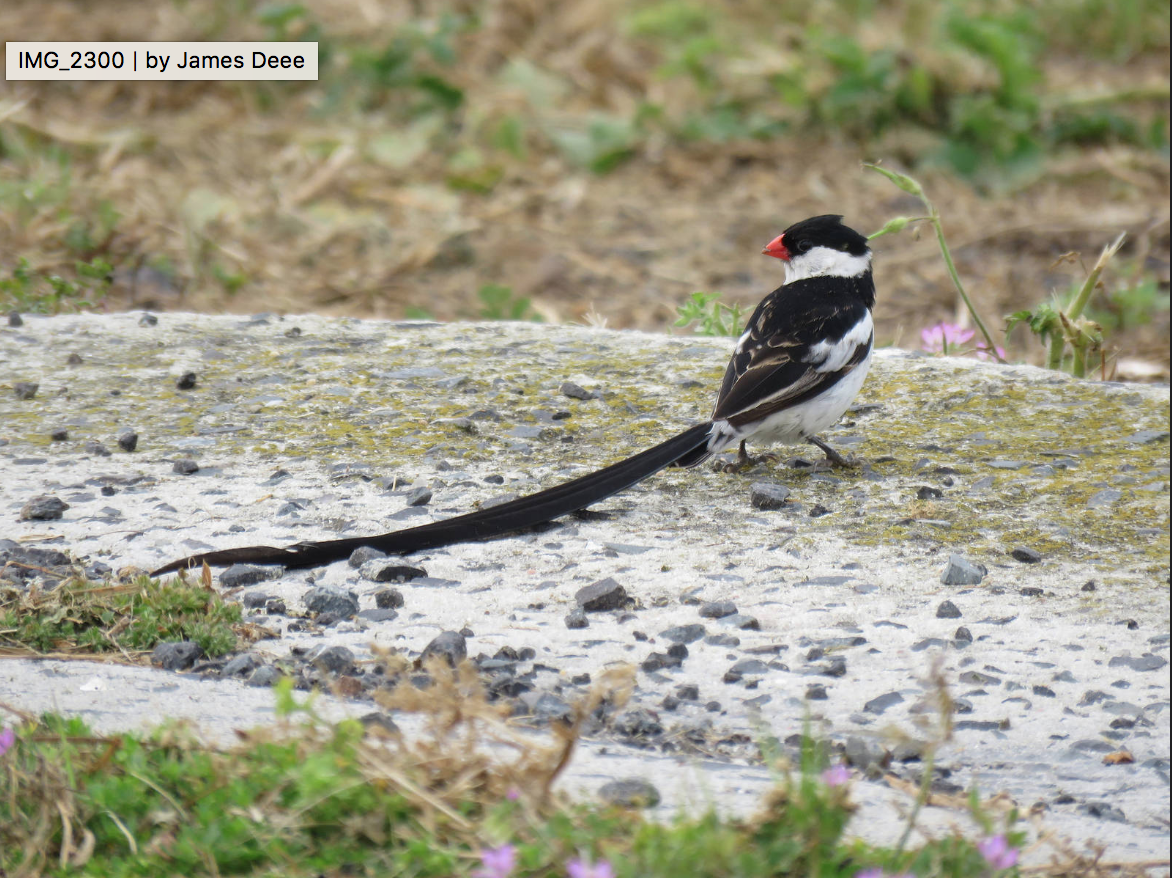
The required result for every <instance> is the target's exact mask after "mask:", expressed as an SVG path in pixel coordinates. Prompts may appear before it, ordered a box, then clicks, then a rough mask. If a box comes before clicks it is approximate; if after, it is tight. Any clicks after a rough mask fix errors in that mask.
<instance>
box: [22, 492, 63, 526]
mask: <svg viewBox="0 0 1172 878" xmlns="http://www.w3.org/2000/svg"><path fill="white" fill-rule="evenodd" d="M68 508H69V504H68V503H66V502H65V501H64V500H62V499H60V498H59V497H54V496H53V495H52V494H42V495H41V496H39V497H33V499H31V500H29V501H28V502H27V503H25V504H24V506H22V507H20V520H21V521H55V520H56V519H58V518H61V516H62V515H64V514H65V510H66V509H68Z"/></svg>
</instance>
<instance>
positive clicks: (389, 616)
mask: <svg viewBox="0 0 1172 878" xmlns="http://www.w3.org/2000/svg"><path fill="white" fill-rule="evenodd" d="M358 618H359V619H365V620H366V621H367V622H392V621H394V620H395V619H397V618H399V613H398V612H397V611H396V610H393V609H391V608H390V607H376V608H374V609H373V610H359V611H358Z"/></svg>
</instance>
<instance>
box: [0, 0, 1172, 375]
mask: <svg viewBox="0 0 1172 878" xmlns="http://www.w3.org/2000/svg"><path fill="white" fill-rule="evenodd" d="M75 11H76V7H75V6H74V5H73V4H71V3H66V2H64V0H50V2H47V3H41V2H32V0H16V2H10V3H8V4H5V6H4V8H3V9H2V10H0V27H2V29H3V30H4V32H5V33H8V34H13V35H16V36H18V37H21V36H22V37H26V38H33V37H36V36H41V35H45V34H46V33H47V32H48V31H51V33H48V35H49V36H51V37H52V38H54V39H67V38H97V36H100V37H101V38H104V39H158V40H163V39H170V40H195V39H206V40H215V39H305V40H316V41H318V42H319V50H320V62H321V70H322V74H321V79H320V81H319V82H316V83H158V84H154V83H117V82H114V83H90V84H54V83H19V82H14V83H4V84H3V85H2V86H0V278H11V277H12V276H13V271H14V270H15V269H16V266H17V260H18V259H20V258H24V259H26V260H27V262H28V264H29V266H30V269H29V270H30V271H31V272H32V274H33V276H36V277H49V276H58V277H61V278H64V279H65V280H66V281H72V280H73V278H74V277H75V276H76V270H77V269H76V266H77V265H78V263H79V262H80V263H87V264H88V263H92V261H93V260H96V259H100V260H102V261H103V262H105V263H108V264H109V265H111V266H112V267H113V273H112V276H111V277H112V283H111V289H110V291H109V294H108V296H107V299H106V301H107V307H125V306H129V305H149V306H152V307H185V308H196V309H217V310H220V309H231V310H241V311H256V310H282V311H286V310H294V311H295V310H319V311H323V310H324V311H333V312H344V313H357V314H368V315H376V316H396V317H397V316H402V315H403V314H405V313H407V312H408V310H409V309H414V311H415V312H418V311H420V310H422V311H426V312H427V313H429V314H433V315H435V316H436V317H439V318H441V319H451V318H459V317H465V318H467V317H476V316H479V315H480V314H481V313H482V312H483V311H484V303H482V302H478V291H481V290H482V289H483V288H484V287H485V286H486V285H494V286H502V287H508V288H509V289H510V290H511V291H514V292H512V293H511V295H513V296H515V298H516V301H518V302H520V301H526V302H527V303H529V307H530V308H531V309H532V313H535V314H537V315H540V316H541V317H543V318H545V319H550V320H565V319H586V317H587V315H597V316H598V317H600V318H602V319H605V320H606V321H607V322H608V323H609V324H610V325H613V326H632V325H633V326H641V327H645V328H649V327H656V328H661V327H664V326H667V325H669V321H671V320H672V319H673V316H674V311H675V306H676V304H678V302H679V301H681V300H683V299H684V298H685V297H686V296H687V295H688V294H690V293H691V292H694V291H695V290H696V289H713V288H715V289H721V290H722V291H724V292H725V293H726V295H729V296H731V298H732V299H733V300H734V301H736V302H744V303H746V304H750V303H752V302H754V301H755V300H756V299H758V298H760V296H761V295H762V294H763V293H764V292H766V291H767V290H768V289H770V288H771V287H772V286H773V285H775V284H776V281H777V279H778V278H777V276H776V274H775V273H770V272H769V271H768V269H769V268H770V266H763V265H758V264H755V263H753V261H752V260H753V255H754V254H755V253H756V252H757V251H758V250H759V249H760V242H761V241H762V240H768V238H770V237H772V236H773V235H774V234H776V231H777V230H778V229H779V228H780V227H784V225H786V224H788V222H791V221H793V220H794V219H796V218H800V216H802V215H805V214H808V213H821V212H828V211H834V212H842V213H846V214H847V215H848V217H849V219H850V221H852V222H854V223H855V224H857V225H859V226H860V227H863V228H864V230H867V226H868V224H874V225H877V224H878V223H879V222H881V221H882V219H884V218H885V217H886V216H887V215H889V214H890V213H892V212H898V211H899V210H900V204H899V203H898V201H893V199H892V197H891V196H890V195H889V194H888V193H886V192H884V191H883V190H882V188H881V187H878V186H875V185H874V184H872V183H870V182H867V181H864V179H863V177H862V174H861V173H860V172H859V170H858V162H859V161H860V160H862V159H876V158H878V159H883V160H885V161H887V162H888V163H889V164H892V165H894V166H903V167H907V168H909V169H914V170H916V172H917V173H918V174H921V175H926V179H927V180H928V181H929V183H930V184H931V185H932V189H933V191H934V192H941V193H942V195H943V197H942V198H941V199H940V209H941V212H942V214H943V216H944V218H945V222H946V223H948V225H949V231H950V236H951V237H952V238H953V239H955V240H959V241H960V242H961V246H960V247H958V251H959V252H958V260H959V261H960V262H961V270H962V271H965V270H966V269H969V270H971V271H972V272H974V273H975V274H976V275H977V283H975V284H974V287H975V288H976V289H977V290H978V292H977V295H978V296H979V295H982V292H981V288H984V293H983V294H984V295H985V296H986V297H987V298H989V299H990V301H989V302H988V308H987V311H988V313H994V314H998V313H1009V312H1010V311H1016V310H1018V309H1019V307H1020V306H1021V305H1022V304H1032V303H1033V302H1034V301H1037V300H1038V299H1039V298H1041V297H1042V296H1044V295H1045V294H1046V292H1047V290H1048V289H1049V288H1050V287H1056V288H1065V287H1066V286H1067V285H1068V284H1069V282H1070V277H1069V276H1066V275H1061V274H1060V273H1059V274H1055V271H1054V270H1053V269H1052V268H1051V263H1053V262H1054V260H1055V258H1056V257H1058V256H1059V255H1060V254H1062V253H1064V252H1066V251H1070V250H1084V249H1085V250H1087V251H1088V252H1090V251H1093V250H1097V248H1098V247H1099V246H1100V245H1101V243H1102V241H1103V240H1104V239H1107V238H1109V237H1111V236H1112V233H1114V232H1117V231H1121V230H1127V231H1129V233H1130V240H1131V241H1132V242H1133V243H1132V245H1131V247H1132V249H1131V251H1130V253H1128V254H1125V255H1130V256H1131V257H1133V258H1132V259H1131V260H1130V261H1129V262H1128V263H1126V264H1128V265H1130V266H1131V271H1130V272H1129V273H1126V274H1124V273H1116V274H1115V275H1114V276H1111V277H1108V278H1106V287H1105V290H1104V293H1103V295H1104V297H1105V298H1104V300H1103V301H1102V302H1100V303H1099V305H1100V309H1102V307H1104V306H1106V304H1107V302H1108V301H1109V300H1110V298H1111V296H1112V294H1113V291H1115V290H1117V289H1118V290H1122V289H1132V288H1135V287H1136V286H1138V285H1142V284H1145V283H1155V284H1157V285H1158V286H1160V287H1161V288H1162V289H1166V284H1167V268H1168V258H1167V251H1168V208H1167V200H1168V194H1169V191H1168V103H1167V99H1168V6H1167V4H1166V3H1160V2H1153V0H1123V2H1116V3H1106V2H1100V0H1053V2H1042V3H1035V4H1029V5H1023V4H1013V3H1007V2H993V0H950V2H932V3H927V2H923V0H899V2H890V3H882V4H881V3H878V2H867V0H839V2H829V0H814V2H811V3H807V4H802V5H801V6H792V5H783V6H780V7H779V6H778V5H777V4H772V3H767V2H764V0H741V2H736V3H734V2H731V0H724V2H711V3H700V2H688V0H657V2H648V0H642V2H636V3H619V2H617V0H575V2H568V3H563V4H559V5H557V6H556V7H551V6H549V5H548V4H544V3H540V2H538V0H494V2H489V3H472V2H466V0H465V2H461V0H440V2H436V3H431V4H428V5H426V6H423V7H420V6H416V5H413V4H408V3H405V2H393V3H386V4H364V3H359V2H358V0H318V2H308V3H269V4H256V3H249V2H242V0H188V2H183V3H178V2H175V3H170V4H162V5H157V6H154V7H151V8H150V9H149V11H148V10H147V9H146V8H145V7H140V6H137V5H129V4H124V3H119V2H103V3H98V4H91V5H88V6H87V7H86V8H85V14H84V15H81V16H79V15H74V14H73V12H75ZM966 242H967V244H968V247H967V248H966V247H965V243H966ZM899 246H906V247H907V248H909V249H907V250H906V251H900V250H897V249H894V247H893V252H891V253H882V254H880V257H881V261H880V267H881V276H880V283H881V292H884V291H887V290H890V291H891V293H892V295H891V296H889V297H887V302H886V304H887V305H888V308H887V309H886V310H885V309H884V307H883V306H881V309H880V314H879V315H878V316H879V330H880V338H881V339H883V340H885V341H892V340H898V338H899V337H900V336H901V334H902V335H905V336H906V335H912V336H914V335H915V334H916V331H917V330H918V328H919V326H920V325H922V324H923V323H924V321H927V320H929V319H930V318H932V317H936V318H943V317H948V316H950V315H951V314H952V312H953V311H954V308H955V303H954V302H953V300H952V297H951V294H950V291H949V289H948V287H947V284H946V283H945V282H944V281H946V279H945V278H944V277H943V273H942V271H941V270H940V269H938V268H936V267H934V266H928V265H926V264H925V263H927V262H930V261H931V257H930V256H928V255H926V254H928V253H930V250H927V249H916V245H915V244H914V242H910V243H908V244H907V245H899ZM991 257H992V258H991ZM742 266H744V268H743V269H741V267H742ZM884 266H886V268H884ZM897 291H898V292H897ZM2 296H4V293H3V292H2V291H0V297H2ZM897 297H898V298H897ZM13 304H17V303H14V302H11V301H9V302H8V303H7V307H12V306H13ZM4 306H5V302H2V301H0V307H4ZM498 310H499V309H498ZM502 313H506V312H502ZM506 316H507V314H506ZM905 324H906V327H905ZM1166 326H1167V321H1166V317H1162V316H1161V315H1160V314H1159V313H1155V314H1153V315H1152V318H1151V319H1149V320H1148V321H1147V322H1146V323H1145V322H1142V321H1141V322H1140V323H1139V325H1135V326H1134V327H1133V328H1132V329H1126V330H1122V331H1123V332H1125V333H1134V335H1133V336H1127V337H1125V338H1124V340H1123V342H1124V344H1125V346H1126V347H1127V349H1129V350H1135V351H1138V352H1139V353H1140V354H1141V355H1142V356H1145V357H1157V358H1158V359H1159V360H1160V362H1162V363H1164V364H1166V363H1167V350H1166V338H1167V329H1166Z"/></svg>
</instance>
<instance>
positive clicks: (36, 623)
mask: <svg viewBox="0 0 1172 878" xmlns="http://www.w3.org/2000/svg"><path fill="white" fill-rule="evenodd" d="M240 618H241V610H240V606H239V605H238V604H230V603H226V602H225V601H224V600H223V599H222V598H221V597H220V596H219V595H218V594H216V592H215V591H213V590H211V589H207V588H204V587H203V586H202V585H200V584H198V583H195V582H187V581H184V580H181V579H173V580H169V581H167V582H155V581H153V580H152V579H151V578H150V577H148V576H142V577H139V578H137V579H135V580H134V581H132V582H129V583H114V582H111V583H101V582H90V581H87V580H85V579H80V578H79V579H71V580H67V581H65V582H62V583H61V584H60V585H57V586H55V587H53V588H37V587H32V588H30V589H28V590H25V589H23V588H18V587H13V586H0V648H7V650H9V651H13V650H15V651H30V652H33V653H41V654H44V653H61V652H66V653H102V652H115V651H117V652H125V651H130V650H149V649H153V648H154V647H155V646H156V645H157V644H159V643H161V642H164V641H169V640H193V641H195V642H196V643H198V644H199V645H200V647H201V648H202V649H203V651H204V653H205V654H207V655H208V656H218V655H224V654H225V653H229V652H231V651H232V650H234V649H235V648H236V634H235V631H234V630H233V625H235V624H237V623H239V622H240Z"/></svg>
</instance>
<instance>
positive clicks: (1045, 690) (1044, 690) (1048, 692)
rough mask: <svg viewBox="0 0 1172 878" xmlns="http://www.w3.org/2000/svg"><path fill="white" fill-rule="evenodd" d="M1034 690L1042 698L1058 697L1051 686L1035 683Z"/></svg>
mask: <svg viewBox="0 0 1172 878" xmlns="http://www.w3.org/2000/svg"><path fill="white" fill-rule="evenodd" d="M1033 692H1034V694H1035V695H1038V696H1040V697H1042V698H1056V697H1057V696H1056V695H1055V693H1054V690H1053V689H1051V688H1050V687H1049V686H1039V685H1035V686H1034V687H1033Z"/></svg>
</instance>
